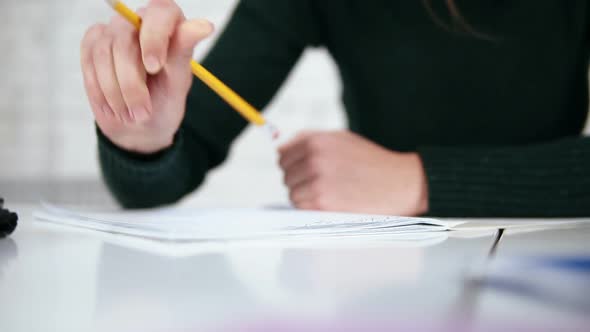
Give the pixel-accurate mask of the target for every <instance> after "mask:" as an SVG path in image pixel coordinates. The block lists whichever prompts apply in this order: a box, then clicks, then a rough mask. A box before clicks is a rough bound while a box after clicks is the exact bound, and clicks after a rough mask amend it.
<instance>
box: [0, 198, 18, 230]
mask: <svg viewBox="0 0 590 332" xmlns="http://www.w3.org/2000/svg"><path fill="white" fill-rule="evenodd" d="M17 224H18V215H17V214H16V213H14V212H10V211H8V210H6V209H4V199H3V198H0V238H3V237H6V236H8V235H10V234H12V232H14V230H15V229H16V225H17Z"/></svg>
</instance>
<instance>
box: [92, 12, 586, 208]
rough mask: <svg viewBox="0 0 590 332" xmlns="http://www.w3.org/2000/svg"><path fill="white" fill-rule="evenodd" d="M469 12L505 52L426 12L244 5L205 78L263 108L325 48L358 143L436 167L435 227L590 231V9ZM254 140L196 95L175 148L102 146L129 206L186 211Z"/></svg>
mask: <svg viewBox="0 0 590 332" xmlns="http://www.w3.org/2000/svg"><path fill="white" fill-rule="evenodd" d="M433 2H435V3H436V4H435V6H434V9H435V11H436V12H437V13H438V15H439V16H440V17H441V18H442V19H446V18H448V14H447V11H446V9H445V7H444V6H443V5H442V4H439V3H443V1H436V0H435V1H433ZM458 5H459V7H460V9H461V11H462V14H463V16H464V17H465V18H466V20H468V21H469V22H470V23H471V24H472V25H473V26H474V27H475V28H476V29H477V30H478V31H479V32H481V33H485V34H486V35H488V36H489V37H490V38H491V40H489V39H486V38H478V37H476V36H473V35H469V34H465V33H460V32H451V31H449V30H446V29H445V28H443V27H441V26H440V25H437V24H436V23H434V20H433V19H432V18H431V17H430V16H429V14H428V12H427V11H426V9H425V7H424V6H423V5H422V2H421V1H415V0H396V1H394V0H362V1H361V0H333V1H331V0H315V1H313V0H243V1H242V2H241V3H240V4H239V5H238V7H237V9H236V11H235V13H234V15H233V18H232V19H231V21H230V23H229V25H228V26H227V28H226V30H225V32H224V33H223V34H222V36H221V37H220V39H219V41H218V42H217V43H216V45H215V47H214V48H213V50H212V51H211V53H210V54H209V55H208V56H207V58H206V59H205V61H204V65H205V66H206V67H208V68H209V69H210V70H211V71H212V72H214V73H216V74H217V75H218V76H219V77H220V78H221V79H222V80H223V81H225V82H227V83H228V85H230V86H231V87H233V88H234V89H235V90H237V91H238V92H239V93H240V94H242V95H243V96H244V97H245V98H246V99H247V100H249V101H251V102H252V103H253V104H254V105H255V106H256V107H258V108H261V109H263V108H264V107H265V106H266V105H267V104H268V103H269V101H270V100H271V98H272V97H273V95H274V94H275V93H276V92H277V90H278V89H279V88H280V86H281V84H282V83H283V81H284V80H285V78H286V77H287V75H288V74H289V72H290V71H291V69H292V68H293V66H294V65H295V63H296V62H297V61H298V59H299V58H300V56H301V54H302V52H303V51H304V50H305V49H306V48H307V47H325V48H326V49H327V50H328V51H329V52H330V54H331V55H332V57H333V58H334V61H335V62H336V63H337V65H338V68H339V72H340V76H341V79H342V83H343V92H342V100H343V103H344V105H345V109H346V113H347V116H348V120H349V123H350V129H351V130H352V131H354V132H356V133H359V134H361V135H363V136H365V137H367V138H368V139H370V140H372V141H375V142H376V143H378V144H380V145H382V146H385V147H387V148H389V149H392V150H396V151H417V152H418V153H419V154H420V156H421V157H422V160H423V162H424V166H425V169H426V174H427V178H428V188H429V200H430V211H429V214H431V215H435V216H457V217H469V216H472V217H475V216H485V217H501V216H513V217H535V216H546V217H553V216H590V139H587V138H583V137H582V136H581V132H582V130H583V127H584V124H585V119H586V115H587V110H588V83H587V81H588V79H587V73H588V56H589V52H588V50H589V47H588V46H589V45H590V41H589V40H588V37H589V35H588V30H589V28H588V27H589V26H590V20H589V17H588V15H589V13H590V9H589V8H588V7H589V5H588V2H587V1H585V0H571V1H563V0H547V1H525V0H511V1H504V0H481V1H468V0H463V1H459V2H458ZM246 125H247V123H246V122H245V121H244V120H243V119H242V118H241V117H240V116H239V115H238V114H237V113H236V112H235V111H233V110H231V109H230V108H229V107H228V106H227V105H226V104H225V103H224V102H223V101H221V99H220V98H218V97H217V96H216V95H215V94H213V93H212V92H211V91H209V89H207V88H206V87H205V86H204V85H203V84H202V83H200V82H199V81H197V80H195V82H194V84H193V87H192V90H191V92H190V95H189V97H188V101H187V114H186V118H185V120H184V122H183V124H182V127H181V129H180V130H179V132H178V134H177V137H176V141H175V143H174V145H173V147H172V148H170V149H168V150H166V151H163V152H162V153H159V154H157V155H153V156H138V155H134V154H131V153H127V152H124V151H122V150H119V149H117V148H116V147H115V146H114V145H112V144H111V143H110V142H109V141H108V140H107V139H106V138H105V137H104V136H102V135H100V133H99V136H100V140H99V142H100V143H99V151H100V162H101V165H102V170H103V173H104V178H105V180H106V182H107V184H108V186H109V187H110V188H111V190H112V192H113V193H114V195H115V196H116V197H117V198H118V200H119V201H120V202H121V203H122V204H123V206H125V207H129V208H138V207H151V206H157V205H161V204H167V203H173V202H175V201H177V200H178V199H180V198H182V197H183V196H184V195H186V194H188V193H190V192H191V191H193V190H195V189H196V188H197V187H198V186H199V185H200V184H201V182H202V181H203V179H204V177H205V174H206V172H207V171H208V170H210V169H212V168H214V167H216V166H218V165H219V164H220V163H221V162H223V161H224V159H225V158H226V156H227V153H228V149H229V147H230V145H231V144H232V141H233V140H234V139H235V138H236V137H237V136H238V135H239V134H240V132H241V131H242V130H243V129H244V127H245V126H246ZM302 129H303V128H302ZM392 204H394V202H392Z"/></svg>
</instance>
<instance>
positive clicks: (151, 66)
mask: <svg viewBox="0 0 590 332" xmlns="http://www.w3.org/2000/svg"><path fill="white" fill-rule="evenodd" d="M144 65H145V69H146V70H147V71H148V72H149V73H157V72H158V70H160V60H158V58H156V57H155V56H153V55H150V56H148V57H146V58H145V62H144Z"/></svg>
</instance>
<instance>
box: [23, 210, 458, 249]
mask: <svg viewBox="0 0 590 332" xmlns="http://www.w3.org/2000/svg"><path fill="white" fill-rule="evenodd" d="M34 216H35V218H36V219H37V220H38V221H43V222H50V223H56V224H61V225H67V226H73V227H81V228H86V229H92V230H95V231H102V232H108V233H116V234H124V235H130V236H139V237H144V238H151V239H157V240H165V241H179V242H182V241H189V242H193V241H229V240H244V239H264V238H280V237H288V238H290V239H297V238H301V239H305V238H309V237H352V236H363V235H377V234H381V235H387V234H411V233H422V232H440V231H447V230H450V229H451V228H452V227H455V226H457V225H458V224H460V222H451V221H440V220H435V219H424V218H404V217H393V216H378V215H359V214H344V213H330V212H310V211H297V210H286V209H282V210H270V209H201V210H180V209H158V210H149V211H134V212H89V211H76V210H68V209H64V208H60V207H56V206H51V205H45V206H44V207H43V208H42V209H40V210H38V211H36V212H35V213H34Z"/></svg>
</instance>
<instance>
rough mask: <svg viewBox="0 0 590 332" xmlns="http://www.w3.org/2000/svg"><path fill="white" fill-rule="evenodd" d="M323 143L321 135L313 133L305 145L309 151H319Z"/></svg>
mask: <svg viewBox="0 0 590 332" xmlns="http://www.w3.org/2000/svg"><path fill="white" fill-rule="evenodd" d="M323 143H324V142H323V139H322V136H320V135H314V136H311V137H310V138H309V139H308V140H307V144H306V146H307V149H308V150H309V151H310V152H311V153H321V152H322V150H323Z"/></svg>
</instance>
